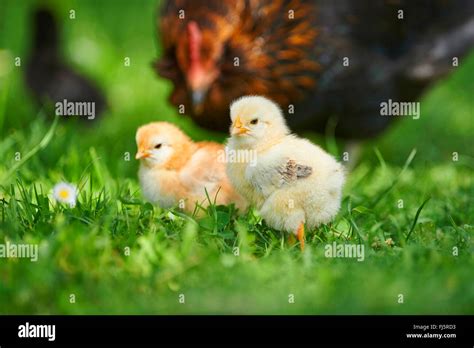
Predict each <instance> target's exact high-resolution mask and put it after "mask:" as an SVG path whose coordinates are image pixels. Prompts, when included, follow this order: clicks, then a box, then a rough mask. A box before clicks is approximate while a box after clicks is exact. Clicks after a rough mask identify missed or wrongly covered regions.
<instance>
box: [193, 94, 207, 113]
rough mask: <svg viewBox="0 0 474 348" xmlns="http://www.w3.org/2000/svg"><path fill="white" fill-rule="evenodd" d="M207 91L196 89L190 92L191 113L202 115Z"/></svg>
mask: <svg viewBox="0 0 474 348" xmlns="http://www.w3.org/2000/svg"><path fill="white" fill-rule="evenodd" d="M206 95H207V91H206V90H204V89H197V90H193V91H192V92H191V102H192V105H193V112H194V113H195V114H196V115H199V114H201V113H202V110H203V109H204V101H205V100H206Z"/></svg>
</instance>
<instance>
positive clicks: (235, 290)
mask: <svg viewBox="0 0 474 348" xmlns="http://www.w3.org/2000/svg"><path fill="white" fill-rule="evenodd" d="M38 4H41V5H47V6H49V7H51V8H52V9H54V12H55V13H56V15H57V18H58V20H59V22H60V25H61V28H62V35H63V37H62V39H63V40H62V50H63V55H64V57H65V59H66V61H67V62H68V63H69V64H71V66H73V67H74V68H75V69H76V70H77V71H78V72H80V73H82V74H84V75H86V76H88V77H90V78H92V79H93V80H94V81H96V82H97V84H98V85H99V86H100V87H101V88H102V89H103V91H104V92H105V94H106V97H107V101H108V104H109V110H108V111H107V112H106V113H105V114H104V115H102V118H101V120H100V122H98V123H94V125H93V126H91V127H84V126H82V125H78V124H77V123H75V122H70V121H69V122H60V123H59V125H58V127H57V128H56V129H54V133H53V135H52V138H51V140H50V141H49V142H48V144H47V146H46V147H45V148H39V147H38V144H39V143H40V141H41V139H42V138H43V137H44V136H45V134H46V133H47V132H48V129H51V125H52V122H53V116H52V114H53V110H47V111H46V115H42V114H41V113H39V107H38V105H37V104H36V103H35V102H34V101H33V100H32V98H31V95H30V93H29V91H28V90H27V88H26V87H25V82H24V78H23V75H24V65H25V63H26V60H27V57H28V53H29V51H30V44H31V27H30V25H31V22H30V17H31V13H32V11H33V9H34V8H35V7H36V6H37V5H38ZM157 8H158V3H157V2H156V1H145V0H138V1H133V2H131V1H92V0H81V1H40V2H38V1H33V0H31V1H27V0H25V1H14V0H6V1H5V0H3V1H2V2H1V3H0V135H1V138H0V158H1V162H0V178H1V182H0V185H1V189H0V207H1V211H0V219H1V220H0V243H3V242H4V241H11V242H17V243H21V242H29V243H38V244H39V245H40V259H39V261H38V262H36V263H31V262H30V261H28V260H21V259H0V313H10V314H12V313H58V314H61V313H74V314H76V313H117V314H118V313H157V314H161V313H261V314H270V313H271V314H287V313H290V314H299V313H301V314H322V313H362V314H363V313H411V314H415V313H471V314H472V313H473V312H474V283H473V282H472V274H473V273H472V270H473V269H474V268H473V267H474V260H473V256H472V252H473V250H474V248H473V242H472V235H473V232H474V228H473V219H474V204H473V197H474V185H473V183H474V176H473V168H474V142H473V139H474V137H473V135H474V54H471V55H470V57H468V58H466V59H463V60H461V64H460V67H459V68H457V71H456V72H455V73H454V74H452V75H451V76H449V77H448V78H447V79H445V80H444V81H441V82H440V83H438V84H437V85H436V86H433V88H432V89H431V90H430V91H429V92H428V93H427V94H426V95H425V96H424V97H423V99H422V103H421V117H420V119H418V120H413V119H411V118H404V119H402V120H400V121H399V122H397V123H395V124H394V126H393V127H392V128H390V130H389V131H388V132H386V133H385V134H384V135H382V136H381V137H380V138H378V139H374V140H371V141H369V142H367V143H366V144H365V146H364V153H363V156H362V159H361V161H360V163H359V165H358V166H357V167H356V168H355V169H354V171H353V172H352V173H351V174H350V175H349V177H348V183H347V185H346V188H345V198H344V203H343V208H342V209H341V213H340V215H339V216H338V218H337V219H336V221H335V222H334V224H332V225H329V226H323V227H322V228H321V229H320V230H319V231H314V232H313V233H312V234H310V235H309V236H308V238H309V243H308V244H309V245H308V248H307V251H306V252H305V253H304V254H301V253H300V252H299V250H298V248H297V247H290V246H288V245H287V244H285V243H284V240H285V237H284V236H283V235H281V234H280V233H279V232H278V231H273V230H271V229H269V228H268V227H266V226H265V224H264V223H263V222H262V221H261V219H260V218H259V217H258V214H256V213H255V212H253V211H251V212H249V213H248V214H247V215H245V216H241V217H238V216H236V215H235V213H234V212H233V211H232V209H231V208H229V207H217V208H216V207H211V209H209V211H208V214H207V216H206V217H204V218H202V219H197V218H193V217H189V216H183V215H182V214H181V213H180V212H179V211H176V210H174V209H172V210H162V209H160V208H159V207H152V206H151V205H149V204H147V203H146V202H144V201H143V200H142V199H141V198H140V192H139V187H138V183H137V177H136V172H137V169H138V164H137V163H136V161H134V160H133V155H134V153H135V150H136V148H135V139H134V137H135V131H136V129H137V127H138V126H139V125H141V124H143V123H146V122H150V121H155V120H168V121H170V122H173V123H176V124H178V125H179V126H180V127H182V128H183V129H184V130H185V131H186V132H187V133H188V134H190V135H191V136H192V138H193V139H195V140H204V139H206V140H208V139H213V140H217V141H224V139H225V138H226V135H225V134H218V133H211V132H209V131H206V130H203V129H200V128H198V127H196V126H195V125H193V123H192V121H191V120H189V119H188V118H186V117H185V116H182V115H179V114H178V113H177V111H176V110H175V109H174V107H172V106H171V105H169V104H168V102H167V96H168V93H169V91H170V89H171V86H170V85H169V83H168V82H167V81H164V80H162V79H160V78H158V77H157V76H156V75H155V73H154V71H153V70H152V68H151V63H152V62H153V61H154V60H155V59H156V58H157V57H159V55H160V46H159V38H158V37H157V33H156V13H157ZM71 9H73V10H75V19H70V18H69V11H70V10H71ZM15 57H20V58H21V61H22V65H21V66H19V67H17V66H15V65H14V59H15ZM125 57H129V58H130V62H131V64H130V66H125V65H124V59H125ZM304 135H305V136H307V137H309V138H310V139H312V140H313V141H315V142H317V143H319V144H320V145H322V146H323V147H325V148H326V149H328V150H330V151H331V152H333V154H334V155H337V156H340V153H341V152H342V149H341V148H340V145H341V144H338V145H339V148H338V147H337V146H336V145H335V144H334V142H333V140H332V139H330V138H325V137H322V136H318V135H315V134H304ZM415 148H416V154H415V152H414V151H413V150H414V149H415ZM30 151H33V153H32V156H31V158H29V159H28V160H27V161H24V162H21V164H18V163H17V161H15V153H16V152H20V153H21V154H23V155H25V154H28V153H29V152H30ZM127 152H128V153H130V154H131V158H132V159H131V160H130V161H126V160H125V159H124V154H125V153H127ZM454 152H456V153H458V154H459V158H458V160H457V161H453V153H454ZM410 154H411V155H412V156H411V157H410ZM413 154H415V155H414V157H413ZM405 164H406V166H405V167H404V165H405ZM15 166H18V167H15ZM12 168H13V169H14V170H13V171H12ZM59 181H67V182H71V183H74V184H76V185H77V186H78V187H79V188H80V198H79V204H78V205H77V206H76V207H75V208H73V209H70V208H67V207H64V206H60V205H57V204H55V203H54V202H53V201H52V198H51V195H50V192H51V188H52V187H53V186H54V184H56V183H57V182H59ZM428 197H430V200H429V201H428V202H427V203H426V205H425V206H424V207H422V203H423V202H424V201H425V199H427V198H428ZM400 200H403V208H399V202H400ZM421 207H422V208H423V209H422V210H420V208H421ZM418 211H419V215H418V214H417V212H418ZM389 239H391V240H392V241H393V243H394V244H393V245H392V244H391V243H390V242H386V241H388V240H389ZM332 241H337V242H338V243H346V242H347V243H352V242H361V243H364V245H365V246H366V258H365V260H364V262H357V261H355V260H350V259H349V260H348V259H328V258H325V257H324V245H325V244H326V243H332ZM235 246H239V247H240V255H239V256H234V254H233V253H232V251H233V250H234V249H233V248H234V247H235ZM126 247H128V248H130V255H129V256H127V255H125V253H124V250H125V249H124V248H126ZM454 247H456V248H458V249H459V254H458V255H456V256H455V255H453V248H454ZM70 294H75V297H76V301H75V303H71V302H70ZM179 294H185V296H186V303H185V304H181V303H179V301H178V298H179V297H178V296H179ZM289 294H293V295H294V296H295V303H289V302H288V296H289ZM399 294H403V295H404V303H398V295H399Z"/></svg>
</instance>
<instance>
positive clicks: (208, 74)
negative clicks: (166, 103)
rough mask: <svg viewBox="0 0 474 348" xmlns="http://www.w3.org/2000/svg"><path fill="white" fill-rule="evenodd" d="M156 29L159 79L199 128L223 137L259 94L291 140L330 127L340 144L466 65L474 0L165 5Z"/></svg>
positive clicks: (473, 39) (239, 0) (370, 132)
mask: <svg viewBox="0 0 474 348" xmlns="http://www.w3.org/2000/svg"><path fill="white" fill-rule="evenodd" d="M399 10H403V14H402V15H403V19H399V15H400V13H399ZM158 27H159V32H160V34H161V40H162V44H163V50H164V52H163V56H162V57H161V58H160V59H159V60H158V61H157V62H156V65H155V66H156V69H157V71H158V73H159V75H161V76H162V77H165V78H167V79H169V80H171V82H172V83H173V87H174V88H173V91H172V94H171V96H170V101H171V103H172V104H174V105H177V106H178V105H181V104H182V105H184V106H185V112H186V113H187V114H189V115H191V117H192V118H193V119H194V120H195V121H196V122H197V123H198V124H199V125H201V126H204V127H206V128H209V129H213V130H221V131H226V130H227V129H228V127H229V111H228V108H229V104H230V103H231V102H232V101H233V100H234V99H236V98H238V97H240V96H242V95H248V94H257V95H264V96H266V97H269V98H271V99H273V100H275V101H276V102H278V103H279V104H280V105H281V106H282V108H283V110H284V111H285V113H286V117H287V118H288V121H289V124H290V126H291V127H292V128H293V129H296V130H301V129H305V130H315V131H318V132H323V133H324V132H325V129H326V127H327V124H328V121H329V120H331V119H332V120H334V122H335V123H336V128H335V132H336V135H337V136H339V137H342V138H347V139H363V138H367V137H372V136H375V135H377V134H379V133H380V132H382V131H383V130H384V129H385V128H386V127H387V126H388V125H389V123H390V122H391V121H392V120H393V119H394V118H393V117H383V116H380V103H381V102H387V101H388V100H389V99H392V100H393V101H401V102H404V101H415V100H416V99H417V98H419V97H420V95H421V94H422V93H423V91H424V90H425V89H426V87H427V86H429V85H430V84H432V83H433V82H434V81H436V80H438V79H439V78H441V77H443V76H445V75H446V74H447V73H449V72H450V71H452V70H454V69H455V67H453V57H458V59H459V64H462V57H464V56H465V55H466V54H467V53H469V50H470V49H472V48H473V47H474V1H472V0H452V1H450V0H392V1H388V0H387V1H385V0H379V1H377V0H375V1H368V0H315V1H314V0H311V1H310V0H307V1H306V0H202V1H201V0H168V1H165V3H164V5H163V7H162V10H161V14H160V15H159V17H158ZM344 57H347V58H348V62H349V65H348V66H344V65H343V61H344ZM289 105H294V115H293V114H289V113H288V106H289Z"/></svg>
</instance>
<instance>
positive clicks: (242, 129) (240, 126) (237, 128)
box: [231, 116, 248, 135]
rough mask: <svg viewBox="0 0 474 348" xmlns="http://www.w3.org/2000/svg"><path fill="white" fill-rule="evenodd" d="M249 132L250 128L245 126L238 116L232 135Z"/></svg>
mask: <svg viewBox="0 0 474 348" xmlns="http://www.w3.org/2000/svg"><path fill="white" fill-rule="evenodd" d="M247 132H248V128H246V127H244V125H243V123H242V121H241V120H240V117H239V116H237V118H236V119H235V122H234V124H233V125H232V132H231V133H232V135H243V134H246V133H247Z"/></svg>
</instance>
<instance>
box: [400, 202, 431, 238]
mask: <svg viewBox="0 0 474 348" xmlns="http://www.w3.org/2000/svg"><path fill="white" fill-rule="evenodd" d="M430 199H431V197H428V198H427V199H425V201H424V202H423V203H422V204H421V205H420V207H419V208H418V210H417V211H416V215H415V219H414V220H413V224H412V225H411V228H410V231H409V232H408V234H407V236H406V238H405V242H408V238H410V236H411V234H412V232H413V231H414V230H415V226H416V223H417V221H418V218H419V217H420V213H421V210H422V209H423V207H424V206H425V204H426V203H428V201H429V200H430Z"/></svg>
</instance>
